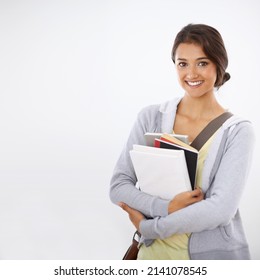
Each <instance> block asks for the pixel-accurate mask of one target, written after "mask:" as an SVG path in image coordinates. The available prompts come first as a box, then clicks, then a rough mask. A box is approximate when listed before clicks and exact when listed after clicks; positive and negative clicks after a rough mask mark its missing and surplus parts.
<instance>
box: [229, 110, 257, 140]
mask: <svg viewBox="0 0 260 280" xmlns="http://www.w3.org/2000/svg"><path fill="white" fill-rule="evenodd" d="M224 127H225V128H226V129H228V132H229V133H228V138H229V141H239V140H243V141H246V142H251V143H252V144H253V143H254V141H255V131H254V125H253V123H252V122H251V121H250V120H248V119H245V118H243V117H240V116H236V115H234V116H232V117H231V118H230V119H229V120H228V121H227V122H226V123H224Z"/></svg>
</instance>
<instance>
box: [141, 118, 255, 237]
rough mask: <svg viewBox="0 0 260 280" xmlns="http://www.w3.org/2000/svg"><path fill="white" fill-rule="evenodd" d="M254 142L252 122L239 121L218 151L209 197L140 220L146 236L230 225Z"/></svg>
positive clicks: (241, 191)
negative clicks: (164, 213) (172, 210)
mask: <svg viewBox="0 0 260 280" xmlns="http://www.w3.org/2000/svg"><path fill="white" fill-rule="evenodd" d="M253 146H254V133H253V129H252V126H251V124H249V123H248V122H243V123H240V124H237V125H236V126H235V128H234V129H233V131H232V132H231V133H230V135H229V136H228V139H227V141H226V142H225V143H224V148H223V150H222V151H221V154H220V152H219V151H218V154H217V157H218V158H219V164H218V166H217V170H216V172H215V174H214V176H213V178H212V180H211V182H210V185H209V186H208V190H207V193H206V198H205V200H203V201H201V202H198V203H195V204H193V205H190V206H189V207H186V208H183V209H181V210H179V211H176V212H174V213H172V214H170V215H168V216H165V217H156V218H154V219H149V220H144V221H142V222H141V224H140V231H141V234H142V235H143V237H144V238H145V239H157V238H160V239H164V238H167V237H169V236H171V235H172V234H175V233H191V232H201V231H204V230H211V229H214V228H216V227H218V226H220V225H227V224H228V223H229V222H230V221H231V219H232V218H233V217H234V216H235V214H236V212H237V210H238V207H239V202H240V199H241V196H242V193H243V190H244V187H245V185H246V180H247V177H248V172H249V169H250V166H251V159H252V154H253Z"/></svg>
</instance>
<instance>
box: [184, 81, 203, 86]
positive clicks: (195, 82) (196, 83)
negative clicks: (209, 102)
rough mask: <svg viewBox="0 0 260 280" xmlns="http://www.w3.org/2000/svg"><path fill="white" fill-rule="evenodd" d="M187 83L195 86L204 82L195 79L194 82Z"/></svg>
mask: <svg viewBox="0 0 260 280" xmlns="http://www.w3.org/2000/svg"><path fill="white" fill-rule="evenodd" d="M186 83H187V84H188V85H189V86H191V87H195V86H200V85H201V84H202V83H203V81H194V82H191V81H190V82H189V81H186Z"/></svg>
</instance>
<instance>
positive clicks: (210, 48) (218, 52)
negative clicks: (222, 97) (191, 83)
mask: <svg viewBox="0 0 260 280" xmlns="http://www.w3.org/2000/svg"><path fill="white" fill-rule="evenodd" d="M181 43H193V44H197V45H199V46H201V47H202V49H203V51H204V53H205V54H206V55H207V57H208V58H209V59H210V60H211V61H212V62H213V63H214V64H215V65H216V67H217V79H216V82H215V87H217V88H219V87H221V86H222V85H223V84H224V83H225V82H226V81H228V80H229V79H230V75H229V73H227V72H226V69H227V66H228V56H227V51H226V48H225V45H224V42H223V39H222V37H221V35H220V33H219V32H218V31H217V30H216V29H215V28H213V27H211V26H208V25H205V24H188V25H187V26H185V27H183V28H182V30H181V31H180V32H179V33H178V34H177V36H176V38H175V41H174V44H173V48H172V60H173V62H174V63H175V54H176V50H177V48H178V46H179V45H180V44H181Z"/></svg>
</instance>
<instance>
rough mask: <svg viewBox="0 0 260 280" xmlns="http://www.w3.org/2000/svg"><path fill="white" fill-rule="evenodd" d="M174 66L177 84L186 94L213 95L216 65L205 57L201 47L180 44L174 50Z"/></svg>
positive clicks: (192, 95)
mask: <svg viewBox="0 0 260 280" xmlns="http://www.w3.org/2000/svg"><path fill="white" fill-rule="evenodd" d="M175 65H176V70H177V75H178V79H179V83H180V85H181V87H182V88H183V89H184V90H185V92H186V94H188V95H190V96H191V97H201V96H204V95H206V94H213V93H214V84H215V82H216V79H217V70H216V65H215V64H214V63H213V62H212V61H211V60H210V59H209V58H208V57H207V56H206V54H205V53H204V51H203V49H202V47H201V46H199V45H196V44H193V43H181V44H180V45H179V46H178V48H177V50H176V54H175Z"/></svg>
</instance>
